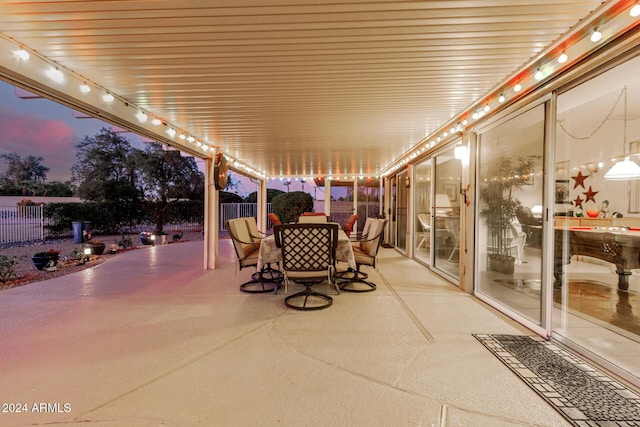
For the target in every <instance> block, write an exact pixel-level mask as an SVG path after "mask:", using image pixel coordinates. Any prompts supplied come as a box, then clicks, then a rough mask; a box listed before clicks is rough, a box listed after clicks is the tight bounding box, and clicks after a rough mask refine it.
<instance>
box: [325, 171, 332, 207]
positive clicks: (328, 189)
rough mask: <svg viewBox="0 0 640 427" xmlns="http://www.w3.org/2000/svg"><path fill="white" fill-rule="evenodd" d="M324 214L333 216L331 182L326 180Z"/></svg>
mask: <svg viewBox="0 0 640 427" xmlns="http://www.w3.org/2000/svg"><path fill="white" fill-rule="evenodd" d="M324 212H325V213H326V214H327V215H330V214H331V180H330V179H327V178H325V179H324Z"/></svg>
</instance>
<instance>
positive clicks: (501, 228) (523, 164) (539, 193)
mask: <svg viewBox="0 0 640 427" xmlns="http://www.w3.org/2000/svg"><path fill="white" fill-rule="evenodd" d="M545 106H546V104H539V105H537V106H534V107H531V108H530V109H528V110H526V111H522V112H519V113H517V114H515V115H512V116H511V117H508V118H505V119H504V120H502V121H501V122H498V123H495V124H494V125H493V126H490V127H488V128H487V129H486V130H483V131H481V132H480V133H479V134H478V153H477V167H476V169H477V178H476V182H477V189H476V194H477V199H478V200H477V206H476V212H477V213H478V215H477V218H476V230H477V232H476V233H477V234H476V247H475V254H476V261H475V265H476V274H475V277H476V293H477V295H478V296H479V297H480V298H481V299H484V300H486V301H487V302H489V303H490V304H494V305H499V306H501V307H504V308H506V309H507V311H510V312H511V313H514V314H515V315H516V316H518V317H521V318H522V319H524V322H525V323H526V324H528V325H531V326H532V329H534V330H539V331H542V330H543V318H544V317H543V304H544V297H545V290H546V286H547V285H548V284H546V283H544V282H543V281H542V271H543V269H542V252H541V247H542V231H543V225H542V224H543V222H542V217H541V214H542V205H543V203H542V201H543V192H544V182H543V174H542V170H543V161H544V158H543V154H544V146H545Z"/></svg>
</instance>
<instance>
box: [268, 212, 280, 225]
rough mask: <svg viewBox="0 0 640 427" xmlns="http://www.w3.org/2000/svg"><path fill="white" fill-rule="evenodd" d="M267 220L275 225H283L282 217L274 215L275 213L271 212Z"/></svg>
mask: <svg viewBox="0 0 640 427" xmlns="http://www.w3.org/2000/svg"><path fill="white" fill-rule="evenodd" d="M267 218H269V219H270V220H271V222H272V223H273V225H280V224H282V221H280V217H278V215H276V214H274V213H273V212H269V213H268V214H267Z"/></svg>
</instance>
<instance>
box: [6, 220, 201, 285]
mask: <svg viewBox="0 0 640 427" xmlns="http://www.w3.org/2000/svg"><path fill="white" fill-rule="evenodd" d="M130 237H131V240H132V242H133V245H134V246H133V247H132V248H130V249H127V250H118V251H117V252H116V253H115V254H112V253H109V247H110V245H111V244H117V243H118V241H119V240H120V239H121V236H120V235H117V236H93V238H94V240H99V241H101V242H103V243H104V244H105V245H106V248H105V251H104V253H103V254H102V255H92V256H91V257H90V259H89V261H87V262H85V263H80V262H79V260H77V259H74V258H73V255H72V254H73V252H74V250H78V251H81V250H82V244H79V243H74V242H73V239H72V238H69V239H60V240H49V241H46V242H34V243H28V244H22V245H15V246H11V247H3V248H0V255H5V256H7V257H9V258H12V257H17V264H16V265H15V271H16V274H17V276H18V279H17V280H14V281H10V282H8V283H2V282H0V290H3V289H10V288H13V287H16V286H23V285H26V284H29V283H33V282H39V281H42V280H47V279H51V278H54V277H59V276H64V275H66V274H71V273H75V272H77V271H81V270H84V269H85V268H91V267H94V266H96V265H98V264H100V263H102V262H104V261H106V260H108V259H110V258H111V257H114V256H126V252H127V251H128V250H135V249H137V248H140V247H142V246H143V245H142V244H141V243H140V238H139V237H138V236H137V235H131V236H130ZM170 238H171V237H170V236H169V239H170ZM193 240H202V234H201V233H200V232H185V233H184V234H183V237H182V240H180V242H184V241H193ZM170 243H179V242H170ZM50 249H53V250H55V251H59V252H60V260H59V261H58V265H57V266H56V267H57V269H56V270H55V271H41V270H38V269H37V268H36V267H35V266H34V265H33V262H32V261H31V256H32V255H34V254H35V253H37V252H46V251H48V250H50Z"/></svg>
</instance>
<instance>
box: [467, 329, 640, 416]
mask: <svg viewBox="0 0 640 427" xmlns="http://www.w3.org/2000/svg"><path fill="white" fill-rule="evenodd" d="M474 336H475V337H476V339H478V341H480V342H481V343H482V344H483V345H484V346H485V347H486V348H487V349H489V350H490V351H491V352H492V353H493V354H494V355H495V356H496V357H498V358H499V359H500V360H501V361H502V362H503V363H504V364H505V365H507V366H508V367H509V368H510V369H511V370H512V371H513V372H514V373H515V374H516V375H518V376H519V377H520V378H521V379H522V380H523V381H524V382H526V383H527V384H528V385H529V386H530V387H531V388H532V389H533V390H535V391H536V392H537V393H538V394H539V395H540V396H541V397H542V398H544V399H545V400H546V401H547V402H549V404H550V405H552V406H553V407H554V408H555V409H556V410H557V411H558V412H559V413H560V414H562V415H563V416H564V417H565V418H566V419H567V420H568V421H569V422H571V423H572V424H573V425H576V426H594V427H596V426H602V427H604V426H640V395H638V394H637V393H635V392H633V391H632V390H630V389H629V388H627V387H625V386H624V385H623V384H621V383H620V382H618V381H616V380H614V379H613V378H611V377H609V376H608V375H606V374H605V373H603V372H602V371H600V370H598V369H596V368H594V367H593V366H591V365H589V364H588V363H587V362H585V361H584V360H581V359H580V358H578V357H577V356H576V355H574V354H572V353H569V352H567V351H566V350H563V349H562V348H560V347H558V346H556V345H554V344H553V343H551V342H547V341H544V340H543V339H542V338H540V337H530V336H524V335H481V334H474Z"/></svg>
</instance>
